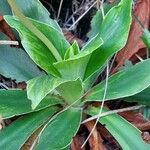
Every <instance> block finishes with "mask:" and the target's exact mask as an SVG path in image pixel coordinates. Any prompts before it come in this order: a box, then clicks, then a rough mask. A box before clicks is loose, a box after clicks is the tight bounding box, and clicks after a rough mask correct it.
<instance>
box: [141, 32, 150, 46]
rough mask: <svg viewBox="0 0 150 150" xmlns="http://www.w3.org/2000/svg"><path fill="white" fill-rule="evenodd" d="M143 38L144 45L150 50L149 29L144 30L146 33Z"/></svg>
mask: <svg viewBox="0 0 150 150" xmlns="http://www.w3.org/2000/svg"><path fill="white" fill-rule="evenodd" d="M141 38H142V40H143V42H144V44H145V45H146V46H147V47H148V48H150V32H149V30H148V29H144V33H143V35H142V37H141Z"/></svg>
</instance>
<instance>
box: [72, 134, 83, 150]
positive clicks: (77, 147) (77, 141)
mask: <svg viewBox="0 0 150 150" xmlns="http://www.w3.org/2000/svg"><path fill="white" fill-rule="evenodd" d="M84 140H85V139H84V137H83V136H80V135H76V136H75V137H74V138H73V141H72V143H71V150H85V147H83V148H82V149H81V146H82V144H83V143H84Z"/></svg>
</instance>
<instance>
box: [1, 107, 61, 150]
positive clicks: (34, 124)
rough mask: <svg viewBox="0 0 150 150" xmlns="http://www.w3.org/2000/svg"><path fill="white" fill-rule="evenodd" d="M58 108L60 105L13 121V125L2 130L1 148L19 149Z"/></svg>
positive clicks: (3, 149) (4, 149) (8, 149)
mask: <svg viewBox="0 0 150 150" xmlns="http://www.w3.org/2000/svg"><path fill="white" fill-rule="evenodd" d="M58 110H59V109H58V107H50V108H47V109H45V110H42V111H39V112H35V113H32V114H29V115H26V116H24V117H21V118H19V119H18V120H16V121H15V122H13V123H11V125H9V126H8V127H6V128H4V129H3V130H1V131H0V139H1V142H0V149H1V150H6V149H7V150H19V149H20V148H21V147H22V145H23V144H24V143H25V142H26V140H27V139H28V138H29V137H30V136H31V135H32V134H33V133H34V131H36V130H37V129H38V128H39V127H40V126H41V125H43V124H44V123H45V122H46V121H47V120H48V119H49V118H50V117H51V116H52V115H54V113H56V112H57V111H58Z"/></svg>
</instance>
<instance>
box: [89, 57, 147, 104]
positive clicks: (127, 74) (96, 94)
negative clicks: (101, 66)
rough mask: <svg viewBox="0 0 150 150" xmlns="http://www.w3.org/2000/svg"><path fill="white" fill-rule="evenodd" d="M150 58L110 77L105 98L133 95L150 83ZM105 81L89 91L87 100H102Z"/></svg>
mask: <svg viewBox="0 0 150 150" xmlns="http://www.w3.org/2000/svg"><path fill="white" fill-rule="evenodd" d="M149 66H150V59H147V60H145V61H143V62H140V63H138V64H136V65H134V66H133V67H130V68H128V69H125V70H122V71H120V72H118V73H116V74H114V75H112V76H111V77H110V78H109V79H108V88H107V93H106V99H105V100H113V99H118V98H123V97H128V96H132V95H134V94H137V93H139V92H141V91H142V90H144V89H145V88H147V87H148V86H149V85H150V69H149ZM104 90H105V81H103V82H101V83H100V84H98V85H96V86H95V87H93V89H92V90H90V91H89V92H88V93H87V97H86V99H87V101H102V100H103V95H104Z"/></svg>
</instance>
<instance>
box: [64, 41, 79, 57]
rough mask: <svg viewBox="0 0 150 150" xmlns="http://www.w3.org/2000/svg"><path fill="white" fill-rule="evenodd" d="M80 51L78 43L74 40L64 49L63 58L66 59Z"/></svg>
mask: <svg viewBox="0 0 150 150" xmlns="http://www.w3.org/2000/svg"><path fill="white" fill-rule="evenodd" d="M79 52H80V48H79V45H78V43H77V42H76V41H75V42H74V43H73V44H72V45H71V46H70V47H69V48H68V50H67V51H66V53H65V56H64V59H65V60H67V59H69V58H71V57H73V56H75V55H77V54H78V53H79Z"/></svg>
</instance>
